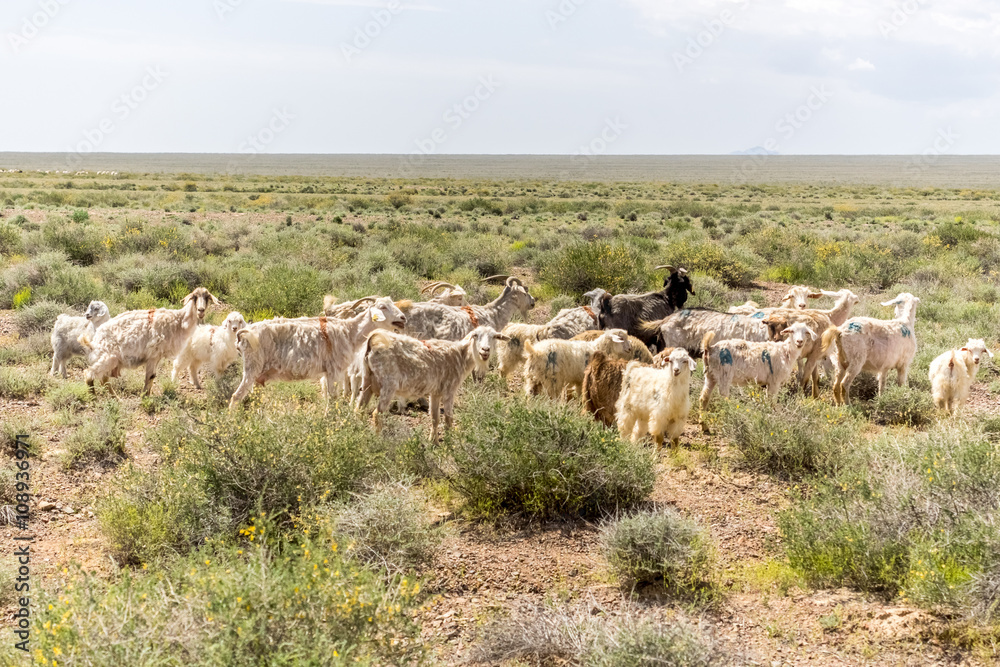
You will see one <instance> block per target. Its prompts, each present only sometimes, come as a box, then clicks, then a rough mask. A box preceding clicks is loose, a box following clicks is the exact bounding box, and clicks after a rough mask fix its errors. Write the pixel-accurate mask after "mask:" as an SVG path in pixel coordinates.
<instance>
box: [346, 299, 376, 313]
mask: <svg viewBox="0 0 1000 667" xmlns="http://www.w3.org/2000/svg"><path fill="white" fill-rule="evenodd" d="M366 302H371V303H375V297H373V296H363V297H361V298H360V299H358V300H357V301H355V302H354V303H352V304H351V309H352V310H353V309H354V308H357V307H358V306H360V305H361V304H363V303H366Z"/></svg>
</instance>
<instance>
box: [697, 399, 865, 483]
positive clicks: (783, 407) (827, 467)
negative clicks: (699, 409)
mask: <svg viewBox="0 0 1000 667" xmlns="http://www.w3.org/2000/svg"><path fill="white" fill-rule="evenodd" d="M758 398H759V397H758ZM758 398H754V396H753V395H750V396H747V395H746V394H744V395H743V397H742V398H734V399H728V400H726V399H723V400H720V401H718V402H717V403H716V404H715V405H714V406H713V408H712V409H713V414H711V415H705V416H703V418H708V419H710V420H711V422H712V423H714V424H717V425H718V428H719V431H720V433H721V434H722V435H723V436H725V437H726V439H727V440H728V441H729V442H731V443H732V444H733V445H734V446H735V447H736V450H737V451H738V452H739V454H740V457H741V458H742V461H743V463H744V464H745V465H746V466H747V467H749V468H752V469H755V470H761V471H765V472H768V473H771V474H774V475H779V476H781V477H785V478H801V477H803V476H806V475H810V474H815V473H824V474H827V473H833V472H835V471H837V470H838V469H840V468H841V467H843V466H844V464H845V462H846V460H847V457H848V456H849V453H850V452H851V451H852V449H853V445H852V442H853V441H854V440H856V438H857V436H858V432H859V428H860V427H859V424H858V422H857V420H856V419H855V418H854V417H853V416H852V415H851V413H850V411H848V410H846V409H844V408H840V407H836V406H831V405H830V404H828V403H824V402H820V401H812V400H808V401H803V400H802V398H801V396H788V397H787V399H785V400H780V401H779V402H777V403H775V404H767V403H765V402H764V401H763V400H758Z"/></svg>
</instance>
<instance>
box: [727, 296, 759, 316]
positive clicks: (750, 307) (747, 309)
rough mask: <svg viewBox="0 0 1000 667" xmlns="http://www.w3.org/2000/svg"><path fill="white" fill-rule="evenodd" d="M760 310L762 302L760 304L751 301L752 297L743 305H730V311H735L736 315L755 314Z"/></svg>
mask: <svg viewBox="0 0 1000 667" xmlns="http://www.w3.org/2000/svg"><path fill="white" fill-rule="evenodd" d="M758 310H760V304H758V303H757V302H756V301H751V300H750V299H747V302H746V303H744V304H743V305H742V306H730V307H729V312H730V313H734V314H736V315H753V314H754V313H756V312H757V311H758Z"/></svg>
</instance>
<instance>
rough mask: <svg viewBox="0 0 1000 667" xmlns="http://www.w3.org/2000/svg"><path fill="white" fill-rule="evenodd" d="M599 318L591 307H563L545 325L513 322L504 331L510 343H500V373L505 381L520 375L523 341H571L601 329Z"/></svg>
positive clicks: (498, 367) (498, 354)
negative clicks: (575, 337) (580, 335)
mask: <svg viewBox="0 0 1000 667" xmlns="http://www.w3.org/2000/svg"><path fill="white" fill-rule="evenodd" d="M599 328H600V327H599V326H598V322H597V315H596V314H595V313H594V311H593V310H591V308H590V306H581V307H580V308H563V309H562V310H560V311H559V312H558V313H557V314H556V316H555V317H553V318H552V319H551V320H549V321H548V322H546V323H545V324H523V323H521V322H512V323H510V324H508V325H507V326H506V327H504V329H503V334H504V336H506V337H507V338H508V339H509V340H507V341H506V342H503V343H499V344H497V361H498V362H499V363H498V365H497V370H499V371H500V375H501V376H502V377H504V378H506V377H508V376H510V375H512V374H514V373H516V372H518V371H519V370H521V368H522V367H523V365H524V341H526V340H530V341H531V342H533V343H534V342H537V341H540V340H548V339H550V338H555V339H559V340H569V339H570V338H572V337H573V336H576V335H577V334H581V333H583V332H584V331H591V330H595V329H599Z"/></svg>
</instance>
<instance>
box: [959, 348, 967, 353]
mask: <svg viewBox="0 0 1000 667" xmlns="http://www.w3.org/2000/svg"><path fill="white" fill-rule="evenodd" d="M958 351H959V352H968V351H969V348H967V347H961V348H959V349H958Z"/></svg>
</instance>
